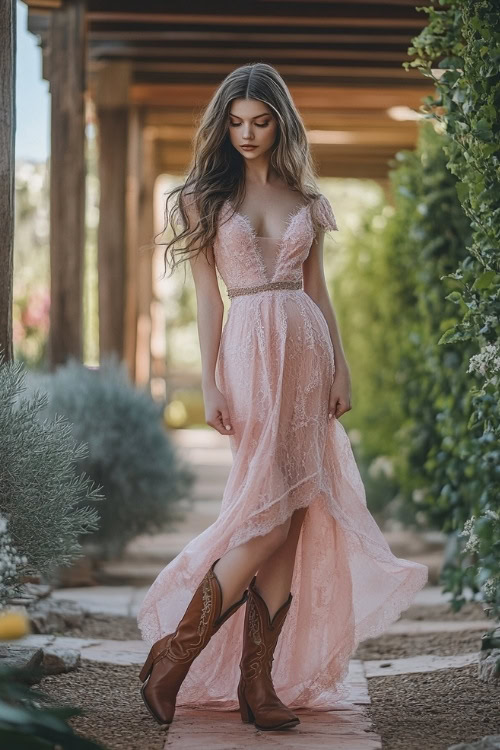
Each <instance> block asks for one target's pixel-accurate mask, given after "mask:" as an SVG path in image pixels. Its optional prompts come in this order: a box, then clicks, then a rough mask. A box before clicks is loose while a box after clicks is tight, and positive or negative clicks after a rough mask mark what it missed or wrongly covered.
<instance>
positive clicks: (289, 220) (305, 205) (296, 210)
mask: <svg viewBox="0 0 500 750" xmlns="http://www.w3.org/2000/svg"><path fill="white" fill-rule="evenodd" d="M227 204H228V206H229V207H230V208H231V209H232V210H233V212H234V216H238V217H239V218H240V219H242V220H243V221H244V223H245V224H246V225H247V228H248V230H249V233H250V234H251V235H252V237H253V238H254V240H255V239H265V240H274V241H275V242H278V243H282V242H283V240H284V239H285V238H286V235H287V234H288V231H289V229H290V227H291V225H292V222H293V220H294V219H295V217H296V216H298V215H299V214H300V213H301V212H302V211H303V210H304V209H305V208H309V206H310V205H311V203H310V202H309V203H303V204H302V205H301V206H299V207H298V208H294V209H293V211H292V212H291V213H289V214H288V218H287V220H286V223H285V228H284V230H283V233H282V235H281V237H262V236H261V235H259V234H257V232H256V231H255V228H254V226H253V224H252V222H251V220H250V218H249V217H248V216H247V215H246V214H242V213H240V211H236V209H235V208H233V205H232V203H231V201H229V200H227Z"/></svg>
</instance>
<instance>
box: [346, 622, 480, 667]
mask: <svg viewBox="0 0 500 750" xmlns="http://www.w3.org/2000/svg"><path fill="white" fill-rule="evenodd" d="M486 630H487V627H485V631H486ZM482 634H483V631H482V630H475V631H466V630H464V631H463V632H460V633H425V634H421V635H390V634H386V635H381V636H380V637H379V638H369V639H368V640H366V641H363V642H362V643H360V644H359V646H358V648H357V651H356V652H355V654H354V657H353V658H354V659H363V661H367V660H369V659H403V658H405V657H406V656H417V655H420V654H435V655H436V656H454V655H455V654H466V653H469V652H472V651H479V650H480V648H481V636H482Z"/></svg>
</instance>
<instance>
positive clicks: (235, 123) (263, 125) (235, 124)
mask: <svg viewBox="0 0 500 750" xmlns="http://www.w3.org/2000/svg"><path fill="white" fill-rule="evenodd" d="M269 122H270V121H269V120H267V122H264V123H258V122H256V123H255V124H256V126H257V127H258V128H267V126H268V125H269ZM229 124H230V125H231V127H233V128H237V127H239V126H240V125H241V122H231V123H229Z"/></svg>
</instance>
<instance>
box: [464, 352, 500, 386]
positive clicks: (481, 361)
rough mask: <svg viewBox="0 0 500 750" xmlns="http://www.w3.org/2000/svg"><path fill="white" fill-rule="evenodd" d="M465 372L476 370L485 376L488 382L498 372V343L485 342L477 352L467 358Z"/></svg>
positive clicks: (499, 365)
mask: <svg viewBox="0 0 500 750" xmlns="http://www.w3.org/2000/svg"><path fill="white" fill-rule="evenodd" d="M467 372H477V373H479V374H480V375H482V376H483V377H485V378H487V382H489V381H490V380H491V379H492V378H493V376H494V375H495V374H496V373H498V372H500V348H499V346H498V344H486V346H483V347H482V348H481V351H480V352H479V354H474V355H473V356H472V357H471V358H470V360H469V367H468V368H467Z"/></svg>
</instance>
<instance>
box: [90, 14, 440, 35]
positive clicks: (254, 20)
mask: <svg viewBox="0 0 500 750" xmlns="http://www.w3.org/2000/svg"><path fill="white" fill-rule="evenodd" d="M87 20H88V21H90V22H92V21H101V22H102V21H107V22H109V23H115V22H128V23H131V24H139V23H153V24H156V23H168V24H174V23H183V24H186V23H189V24H202V25H205V26H209V25H212V26H218V27H220V26H221V25H222V24H235V25H238V26H240V27H241V26H242V25H247V24H248V25H252V24H253V25H254V26H264V27H265V26H279V27H283V26H301V27H304V26H318V25H319V26H321V27H322V28H324V27H325V26H334V27H346V26H350V27H352V28H360V27H362V26H371V27H375V26H377V27H380V28H384V29H387V28H391V29H392V28H399V27H403V28H405V29H408V30H410V31H411V30H414V29H421V28H422V27H423V26H425V24H426V23H427V18H401V17H395V18H386V17H383V16H379V17H378V16H373V17H369V18H367V17H366V16H363V15H361V14H360V15H359V16H355V15H351V14H348V15H346V16H340V15H339V16H336V17H335V18H333V17H328V16H326V17H325V16H323V17H321V18H313V17H308V16H298V17H294V16H288V15H286V16H265V15H262V16H259V15H246V16H245V15H228V14H224V15H218V14H213V15H209V14H194V13H193V14H189V13H183V14H180V13H179V14H175V13H130V12H127V11H116V12H111V13H110V12H106V11H104V10H89V11H88V13H87Z"/></svg>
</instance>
